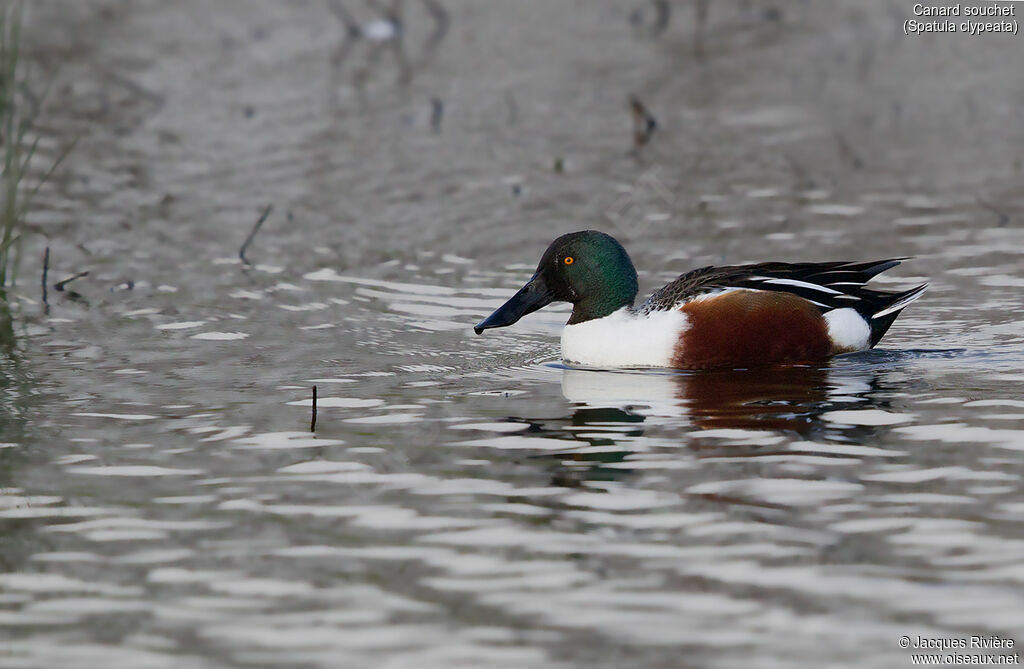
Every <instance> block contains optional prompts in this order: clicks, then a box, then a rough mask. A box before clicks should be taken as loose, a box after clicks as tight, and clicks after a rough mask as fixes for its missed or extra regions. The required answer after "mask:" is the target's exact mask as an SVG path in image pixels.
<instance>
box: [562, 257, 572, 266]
mask: <svg viewBox="0 0 1024 669" xmlns="http://www.w3.org/2000/svg"><path fill="white" fill-rule="evenodd" d="M562 262H564V263H565V264H566V265H571V264H573V262H574V260H573V257H572V256H565V258H563V259H562Z"/></svg>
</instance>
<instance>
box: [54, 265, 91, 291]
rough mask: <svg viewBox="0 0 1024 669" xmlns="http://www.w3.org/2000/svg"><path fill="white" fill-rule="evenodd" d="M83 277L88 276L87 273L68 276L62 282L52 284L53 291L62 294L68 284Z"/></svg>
mask: <svg viewBox="0 0 1024 669" xmlns="http://www.w3.org/2000/svg"><path fill="white" fill-rule="evenodd" d="M83 276H89V271H88V270H86V271H84V272H79V273H78V274H75V275H74V276H69V277H68V278H66V279H64V280H63V281H58V282H57V283H55V284H53V289H54V290H55V291H57V292H58V293H63V292H64V286H66V285H68V284H69V283H71V282H72V281H74V280H75V279H81V278H82V277H83Z"/></svg>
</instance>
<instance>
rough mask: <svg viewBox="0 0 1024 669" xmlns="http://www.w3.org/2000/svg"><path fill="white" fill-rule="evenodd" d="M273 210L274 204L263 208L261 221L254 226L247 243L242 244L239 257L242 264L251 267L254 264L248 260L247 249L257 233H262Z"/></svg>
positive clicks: (246, 240)
mask: <svg viewBox="0 0 1024 669" xmlns="http://www.w3.org/2000/svg"><path fill="white" fill-rule="evenodd" d="M273 210H274V205H272V204H268V205H267V206H266V207H264V208H263V213H262V214H260V217H259V220H257V221H256V225H254V226H252V232H250V233H249V236H248V237H246V238H245V241H244V242H243V243H242V248H240V249H238V257H239V258H241V260H242V262H244V263H245V264H246V265H251V264H252V263H251V262H249V261H248V260H246V258H245V249H246V248H247V247H248V246H249V244H250V242H252V240H253V237H255V236H256V233H257V232H259V231H260V227H262V226H263V222H264V221H266V220H267V216H270V212H272V211H273Z"/></svg>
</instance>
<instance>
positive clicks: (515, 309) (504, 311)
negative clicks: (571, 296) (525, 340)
mask: <svg viewBox="0 0 1024 669" xmlns="http://www.w3.org/2000/svg"><path fill="white" fill-rule="evenodd" d="M554 299H555V296H554V294H553V293H552V292H551V290H550V289H549V288H548V285H547V284H546V283H545V282H544V278H543V277H542V276H540V275H539V274H534V275H533V278H532V279H530V281H529V282H528V283H527V284H526V285H525V286H523V287H522V288H520V289H519V292H518V293H516V294H515V295H513V296H512V298H511V299H510V300H509V301H508V302H506V303H505V304H503V305H501V306H500V307H498V309H497V310H496V311H495V312H494V313H493V314H491V315H490V316H488V317H487V318H485V319H483V320H482V321H480V322H479V323H477V325H476V327H475V328H473V330H474V331H475V332H476V333H477V334H480V333H482V332H483V331H484V330H487V329H488V328H503V327H505V326H506V325H512V324H513V323H515V322H516V321H518V320H519V319H520V318H522V317H523V316H525V315H526V314H532V313H533V312H535V311H537V310H538V309H540V308H541V307H543V306H546V305H548V304H551V303H552V302H553V301H554Z"/></svg>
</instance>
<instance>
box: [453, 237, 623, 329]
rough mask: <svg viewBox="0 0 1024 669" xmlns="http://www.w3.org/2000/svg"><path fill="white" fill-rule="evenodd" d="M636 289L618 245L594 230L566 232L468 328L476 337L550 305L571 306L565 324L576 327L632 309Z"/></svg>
mask: <svg viewBox="0 0 1024 669" xmlns="http://www.w3.org/2000/svg"><path fill="white" fill-rule="evenodd" d="M637 290H638V286H637V279H636V269H635V268H634V267H633V262H632V261H631V260H630V259H629V255H628V254H627V253H626V249H624V248H622V244H619V242H617V241H616V240H615V238H614V237H611V236H610V235H606V234H605V233H603V232H598V231H596V230H584V231H582V232H571V233H569V234H567V235H562V236H561V237H559V238H558V239H556V240H555V241H553V242H551V245H550V246H548V250H547V251H545V252H544V256H543V257H542V258H541V259H540V264H539V265H537V271H536V272H534V274H533V277H531V278H530V280H529V281H528V282H527V283H526V285H525V286H523V287H522V288H521V289H520V290H519V292H518V293H516V294H515V295H513V296H512V298H511V299H509V301H508V302H506V303H505V304H503V305H502V306H501V307H499V308H498V310H497V311H495V312H494V313H493V314H491V315H490V316H488V317H487V318H485V319H484V320H482V321H480V323H478V324H477V326H476V327H475V328H473V329H474V330H475V331H476V333H477V334H480V333H482V332H483V331H484V330H487V329H489V328H501V327H505V326H506V325H512V324H513V323H515V322H516V321H518V320H519V319H520V318H522V317H523V316H525V315H526V314H530V313H533V312H534V311H537V310H538V309H540V308H541V307H544V306H546V305H548V304H551V303H552V302H572V305H573V309H572V317H571V318H570V319H569V323H568V324H569V325H572V324H573V323H582V322H584V321H589V320H591V319H594V318H603V317H604V316H607V315H608V314H610V313H612V312H613V311H617V310H618V309H621V308H622V307H624V306H627V305H632V304H633V301H634V300H635V299H636V293H637Z"/></svg>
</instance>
